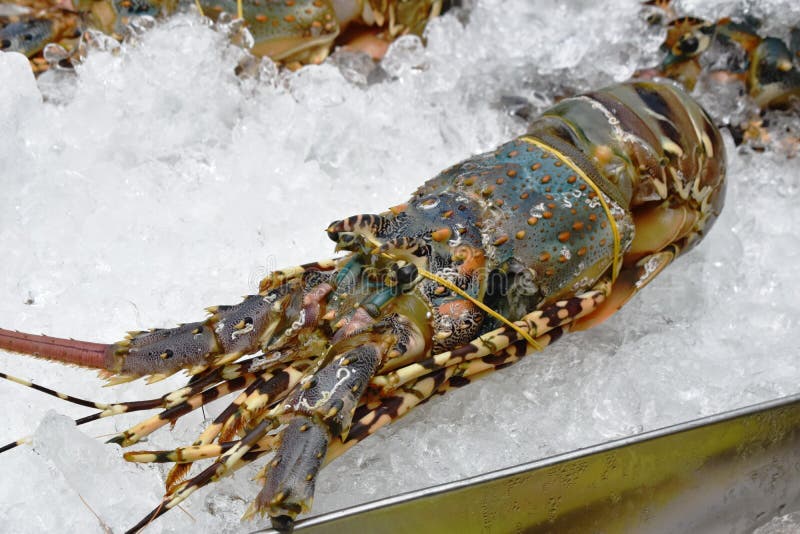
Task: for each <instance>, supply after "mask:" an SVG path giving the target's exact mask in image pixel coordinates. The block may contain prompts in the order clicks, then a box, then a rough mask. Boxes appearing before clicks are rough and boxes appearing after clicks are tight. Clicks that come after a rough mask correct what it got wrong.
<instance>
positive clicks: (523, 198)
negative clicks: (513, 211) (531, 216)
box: [519, 191, 530, 200]
mask: <svg viewBox="0 0 800 534" xmlns="http://www.w3.org/2000/svg"><path fill="white" fill-rule="evenodd" d="M529 196H530V195H529V194H528V192H527V191H526V192H524V193H522V194H521V195H520V196H519V198H521V199H522V200H525V199H526V198H528V197H529Z"/></svg>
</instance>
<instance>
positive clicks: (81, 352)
mask: <svg viewBox="0 0 800 534" xmlns="http://www.w3.org/2000/svg"><path fill="white" fill-rule="evenodd" d="M0 349H3V350H7V351H10V352H19V353H22V354H27V355H29V356H34V357H36V358H42V359H45V360H50V361H54V362H60V363H66V364H69V365H79V366H81V367H89V368H91V369H106V370H107V369H108V368H109V365H110V364H111V362H112V361H113V345H106V344H102V343H91V342H89V341H78V340H75V339H62V338H58V337H50V336H44V335H36V334H25V333H23V332H16V331H13V330H5V329H3V328H0Z"/></svg>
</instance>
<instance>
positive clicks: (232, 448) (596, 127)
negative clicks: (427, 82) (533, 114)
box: [0, 81, 725, 531]
mask: <svg viewBox="0 0 800 534" xmlns="http://www.w3.org/2000/svg"><path fill="white" fill-rule="evenodd" d="M724 196H725V154H724V146H723V143H722V140H721V138H720V134H719V132H718V130H717V129H716V127H715V126H714V125H713V123H712V122H711V120H710V119H709V118H708V116H707V115H706V114H705V112H704V111H703V110H702V109H701V108H700V107H699V106H698V105H697V104H696V103H695V102H694V101H693V100H692V99H691V98H689V97H688V96H687V95H686V94H685V93H684V92H683V91H682V90H681V89H679V88H677V87H674V86H672V85H669V84H663V83H657V82H644V81H640V82H633V83H625V84H620V85H615V86H611V87H607V88H605V89H601V90H598V91H595V92H592V93H587V94H585V95H581V96H578V97H574V98H568V99H565V100H563V101H562V102H560V103H559V104H557V105H555V106H554V107H552V108H550V109H549V110H547V111H545V112H544V113H543V114H542V115H541V116H540V117H539V118H538V119H536V120H534V121H532V122H531V124H530V126H529V129H528V133H527V134H526V135H524V136H522V137H519V138H517V139H515V140H513V141H510V142H508V143H506V144H504V145H501V146H500V147H498V148H497V149H496V150H494V151H492V152H489V153H485V154H481V155H477V156H474V157H471V158H469V159H467V160H465V161H463V162H461V163H459V164H456V165H454V166H452V167H450V168H449V169H447V170H445V171H443V172H442V173H441V174H439V175H438V176H436V177H434V178H433V179H431V180H430V181H428V182H426V183H425V184H424V185H423V186H422V187H420V188H419V189H418V190H417V192H416V193H415V194H414V195H413V196H412V198H411V199H410V200H409V201H408V202H407V203H406V204H402V205H399V206H395V207H394V208H391V209H389V210H388V211H386V212H384V213H381V214H366V215H357V216H353V217H349V218H346V219H343V220H340V221H336V222H334V223H333V224H331V225H330V226H329V228H328V235H329V236H330V238H331V239H332V240H333V241H335V242H336V248H337V250H339V251H345V255H344V256H342V257H337V258H333V259H329V260H325V261H320V262H314V263H310V264H306V265H302V266H299V267H293V268H289V269H284V270H281V271H276V272H275V273H273V274H272V275H271V276H269V277H267V278H266V279H264V280H263V281H262V282H261V285H260V287H259V292H258V294H255V295H250V296H248V297H246V298H245V299H244V301H243V302H241V303H239V304H236V305H232V306H215V307H212V308H209V312H210V316H209V317H208V318H207V319H206V320H204V321H200V322H196V323H189V324H184V325H181V326H179V327H177V328H174V329H157V330H151V331H148V332H135V333H131V334H130V335H129V336H128V337H127V338H126V339H124V340H123V341H120V342H117V343H115V344H111V345H105V344H99V343H89V342H82V341H74V340H65V339H58V338H52V337H47V336H36V335H30V334H23V333H19V332H13V331H9V330H0V348H3V349H6V350H10V351H16V352H22V353H26V354H31V355H34V356H38V357H42V358H46V359H51V360H56V361H61V362H64V363H70V364H74V365H80V366H85V367H91V368H97V369H101V370H102V371H101V373H102V376H104V377H106V378H107V380H108V381H109V383H110V384H116V383H120V382H125V381H129V380H134V379H136V378H138V377H142V376H147V377H149V380H150V381H156V380H160V379H162V378H165V377H167V376H170V375H172V374H173V373H176V372H178V371H180V370H186V371H188V373H189V374H190V375H191V379H190V381H189V382H188V384H187V385H186V386H185V387H183V388H181V389H178V390H176V391H173V392H171V393H169V394H166V395H164V396H163V397H161V398H157V399H151V400H143V401H135V402H128V403H119V404H111V405H101V404H97V403H93V402H91V401H84V400H82V399H75V398H71V397H69V396H67V395H64V394H59V393H56V392H52V391H50V390H46V389H45V388H41V387H39V389H41V390H44V391H46V392H50V393H51V394H54V395H57V396H60V397H61V398H64V399H66V400H72V401H74V402H78V403H84V404H85V405H89V406H94V407H96V408H97V409H98V410H100V411H99V412H97V413H96V414H94V415H91V416H88V417H86V418H84V419H82V420H80V421H79V422H81V423H82V422H87V421H90V420H96V419H99V418H102V417H108V416H113V415H116V414H119V413H125V412H132V411H138V410H148V409H161V410H162V411H161V412H160V413H159V414H157V415H155V416H153V417H150V418H149V419H147V420H145V421H143V422H141V423H140V424H137V425H135V426H133V427H131V428H129V429H128V430H125V431H124V432H122V433H120V434H119V435H117V436H115V437H113V438H112V439H111V440H110V441H111V442H113V443H117V444H119V445H121V446H129V445H133V444H135V443H137V442H139V441H140V440H141V439H142V438H144V437H146V436H147V435H149V434H150V433H152V432H153V431H155V430H156V429H158V428H160V427H162V426H165V425H168V424H170V423H172V422H174V421H176V420H177V419H179V418H180V417H182V416H183V415H185V414H187V413H188V412H190V411H192V410H195V409H197V408H200V407H201V406H204V405H205V404H207V403H209V402H211V401H213V400H215V399H218V398H220V397H222V396H224V395H226V394H228V393H231V392H236V391H239V392H240V393H239V394H238V395H237V396H236V397H235V398H234V400H233V401H232V402H231V403H230V404H229V405H228V406H227V408H225V409H224V410H223V411H222V412H221V413H220V414H219V415H218V416H217V417H216V418H215V419H214V420H213V421H212V422H211V423H210V424H209V425H208V426H207V427H206V429H205V430H204V431H203V432H202V434H201V435H200V436H199V437H198V439H197V440H196V441H195V442H194V443H193V444H192V445H190V446H187V447H181V448H178V449H175V450H162V451H136V452H128V453H126V454H125V457H126V459H128V460H131V461H138V462H168V463H174V464H175V465H174V467H173V468H172V470H171V472H170V474H169V476H168V477H167V481H166V486H167V490H166V494H165V496H164V500H163V502H162V503H160V504H159V505H158V506H157V507H156V508H155V509H154V510H153V511H152V512H151V513H150V514H148V515H147V516H146V517H144V518H143V519H142V520H141V521H140V522H139V523H137V524H136V525H135V526H134V527H133V528H132V529H131V530H132V531H137V530H139V529H141V528H143V527H144V526H146V525H147V524H148V523H149V522H150V521H152V520H154V519H155V518H156V517H158V516H160V515H161V514H163V513H164V512H166V511H167V510H169V509H171V508H173V507H175V506H176V505H177V504H179V503H180V502H181V501H182V500H184V499H185V498H187V497H188V496H189V495H190V494H192V493H193V492H194V491H195V490H197V489H198V488H201V487H203V486H206V485H208V484H210V483H212V482H214V481H216V480H218V479H219V478H220V477H223V476H225V475H228V474H230V473H232V472H233V471H235V470H236V469H239V468H241V467H242V466H244V465H247V464H250V463H252V462H255V461H257V460H261V461H262V462H264V464H263V469H262V471H261V472H260V476H259V478H260V480H261V482H262V484H263V487H262V489H261V491H260V492H259V494H258V496H257V497H256V499H255V501H254V502H253V503H252V504H251V506H250V508H249V510H248V512H247V514H246V515H247V516H252V515H255V514H267V515H268V516H269V517H270V518H271V520H272V524H273V526H274V527H275V528H276V529H278V530H283V531H288V530H291V529H292V527H293V523H294V520H295V518H296V517H297V515H298V514H300V513H303V512H306V511H308V509H309V508H310V505H311V501H312V498H313V493H314V486H315V481H316V477H317V474H318V472H319V470H320V468H321V467H322V466H323V465H324V464H325V463H327V462H329V461H331V460H332V459H334V458H336V457H337V456H339V455H340V454H342V453H343V452H344V451H345V450H347V449H348V448H349V447H351V446H352V445H354V444H355V443H358V442H359V441H361V440H363V439H364V438H366V437H367V436H369V435H371V434H373V433H374V432H376V431H377V430H378V429H379V428H381V427H382V426H384V425H386V424H388V423H390V422H392V421H394V420H395V419H397V418H399V417H401V416H402V415H404V414H405V413H407V412H408V411H409V410H411V409H412V408H414V407H415V406H418V405H419V404H420V403H422V402H425V401H427V400H428V399H430V398H431V397H432V396H433V395H435V394H438V393H445V392H447V391H448V390H451V389H453V388H459V387H462V386H464V385H466V384H468V383H469V382H471V381H473V380H475V379H476V378H478V377H481V376H485V375H486V374H489V373H491V372H493V371H495V370H498V369H501V368H504V367H506V366H508V365H511V364H512V363H514V362H516V361H518V360H519V359H521V358H523V357H524V356H525V355H527V354H530V353H532V352H535V351H538V350H541V349H542V348H544V347H545V346H547V345H549V344H550V343H552V342H554V341H556V340H557V339H558V338H559V337H561V335H562V334H563V333H564V332H566V331H570V330H580V329H585V328H588V327H590V326H592V325H595V324H597V323H599V322H601V321H602V320H604V319H605V318H606V317H608V316H609V315H611V314H613V313H614V312H615V311H616V310H618V309H619V308H620V306H622V305H623V304H624V303H625V302H626V301H627V300H628V299H630V298H631V297H632V296H633V295H634V294H635V293H636V292H638V291H639V290H640V289H641V288H642V287H644V286H645V285H647V284H648V283H649V282H650V281H651V280H653V279H654V277H655V276H656V275H657V274H658V273H659V272H661V271H662V270H663V269H664V268H665V267H666V266H667V265H668V264H670V263H671V262H672V261H673V259H674V258H675V257H676V256H678V255H679V254H681V253H682V252H684V251H686V250H688V249H690V248H692V247H693V246H694V245H696V244H697V243H698V242H699V241H700V240H701V239H702V238H703V236H704V235H705V234H706V232H707V231H708V230H709V229H710V228H711V226H712V225H713V223H714V221H715V219H716V218H717V216H718V215H719V213H720V210H721V209H722V205H723V201H724ZM254 353H257V354H258V355H257V356H255V357H247V356H248V355H250V354H254ZM4 376H5V377H7V378H12V379H13V377H9V376H8V375H4ZM15 380H17V379H15ZM20 382H22V383H23V384H29V383H27V382H25V381H21V380H20ZM37 387H38V386H37ZM17 444H18V443H17V442H15V443H11V444H9V445H8V446H6V447H5V448H4V450H7V449H9V448H12V447H14V446H16V445H17ZM265 456H266V457H267V458H266V459H262V458H263V457H265ZM204 459H213V460H212V462H211V464H210V465H209V466H208V467H206V468H205V469H203V470H202V471H201V472H200V473H199V474H197V475H195V476H192V477H188V478H187V475H188V472H189V469H190V468H191V466H192V464H193V463H194V462H196V461H200V460H204Z"/></svg>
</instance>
